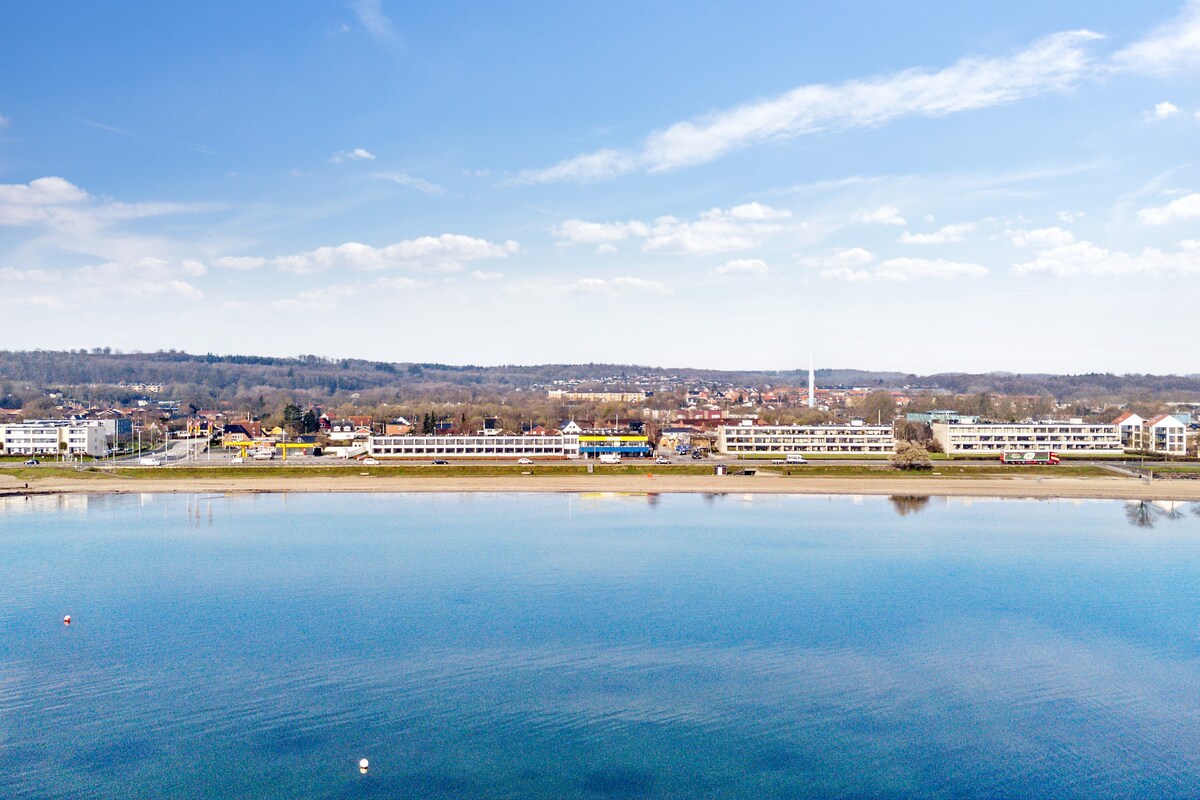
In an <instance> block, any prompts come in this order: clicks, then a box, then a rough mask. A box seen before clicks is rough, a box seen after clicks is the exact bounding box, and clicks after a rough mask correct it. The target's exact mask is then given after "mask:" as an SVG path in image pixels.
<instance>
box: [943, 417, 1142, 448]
mask: <svg viewBox="0 0 1200 800" xmlns="http://www.w3.org/2000/svg"><path fill="white" fill-rule="evenodd" d="M930 428H932V429H933V438H935V439H937V440H938V442H939V443H940V444H941V445H942V449H943V450H945V451H946V452H947V453H949V454H951V455H959V454H967V455H972V454H976V455H997V456H998V455H999V454H1000V453H1002V452H1004V451H1005V450H1051V451H1053V452H1055V453H1060V454H1063V455H1082V456H1089V455H1092V456H1094V455H1112V454H1114V453H1122V452H1124V448H1123V447H1122V446H1121V433H1120V430H1119V429H1118V427H1117V426H1116V425H1100V424H1092V423H1087V422H1083V421H1081V420H1070V421H1068V422H1055V421H1044V422H977V423H974V424H966V423H957V424H956V423H948V422H935V423H933V424H932V425H930Z"/></svg>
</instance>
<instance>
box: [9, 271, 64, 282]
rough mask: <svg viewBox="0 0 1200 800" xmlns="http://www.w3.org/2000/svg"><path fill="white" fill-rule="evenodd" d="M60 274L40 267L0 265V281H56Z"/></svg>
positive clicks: (60, 277) (59, 278) (58, 279)
mask: <svg viewBox="0 0 1200 800" xmlns="http://www.w3.org/2000/svg"><path fill="white" fill-rule="evenodd" d="M60 280H62V275H60V274H59V273H57V272H46V271H45V270H40V269H16V268H14V267H0V281H29V282H31V283H58V282H59V281H60Z"/></svg>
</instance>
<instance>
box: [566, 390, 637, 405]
mask: <svg viewBox="0 0 1200 800" xmlns="http://www.w3.org/2000/svg"><path fill="white" fill-rule="evenodd" d="M548 396H549V397H550V399H552V400H555V399H559V400H586V401H589V402H593V403H640V402H642V401H643V400H645V399H646V398H647V397H653V396H654V392H574V391H571V390H569V389H551V390H550V391H549V392H548Z"/></svg>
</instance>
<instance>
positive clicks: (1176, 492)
mask: <svg viewBox="0 0 1200 800" xmlns="http://www.w3.org/2000/svg"><path fill="white" fill-rule="evenodd" d="M157 492H162V493H214V492H216V493H253V492H632V493H642V494H645V493H704V494H710V493H733V494H759V493H761V494H844V495H943V496H959V497H1031V498H1081V499H1083V498H1101V499H1102V498H1109V499H1117V500H1183V501H1187V500H1197V501H1200V480H1164V479H1155V480H1154V481H1149V480H1146V479H1142V478H1126V477H1120V476H1112V477H1107V476H1105V477H1084V478H1081V477H1066V476H1064V477H1055V476H1053V475H1020V476H1006V475H994V476H993V475H989V476H982V475H981V476H979V477H968V478H963V477H944V478H943V477H938V476H931V475H920V476H903V477H900V476H897V477H891V476H888V477H849V478H846V477H843V478H839V477H807V476H802V475H793V476H785V475H771V474H759V475H754V476H716V475H703V476H695V475H655V474H653V473H652V472H651V473H649V474H638V475H512V476H504V477H468V476H463V477H453V476H449V477H447V476H438V477H428V478H425V477H410V476H405V477H387V476H367V475H345V476H337V477H328V476H321V477H304V476H288V477H279V476H274V477H264V478H256V477H254V476H252V475H245V474H242V475H231V476H230V477H228V478H225V477H221V478H178V479H171V478H166V477H164V478H122V477H95V478H87V479H83V478H79V479H73V478H62V477H50V478H44V479H34V480H30V481H28V483H26V481H24V480H18V479H16V478H13V477H11V476H8V475H0V495H13V494H78V493H89V494H91V493H100V494H137V493H157Z"/></svg>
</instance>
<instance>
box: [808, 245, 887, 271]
mask: <svg viewBox="0 0 1200 800" xmlns="http://www.w3.org/2000/svg"><path fill="white" fill-rule="evenodd" d="M874 260H875V254H874V253H872V252H871V251H870V250H867V249H865V248H862V247H847V248H843V249H841V250H835V251H834V252H832V253H830V254H829V255H824V256H805V257H803V258H798V259H796V263H798V264H799V265H800V266H802V267H811V268H814V269H817V268H821V269H825V270H827V271H833V270H838V269H846V268H850V267H860V266H862V265H863V264H870V263H871V262H872V261H874Z"/></svg>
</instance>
